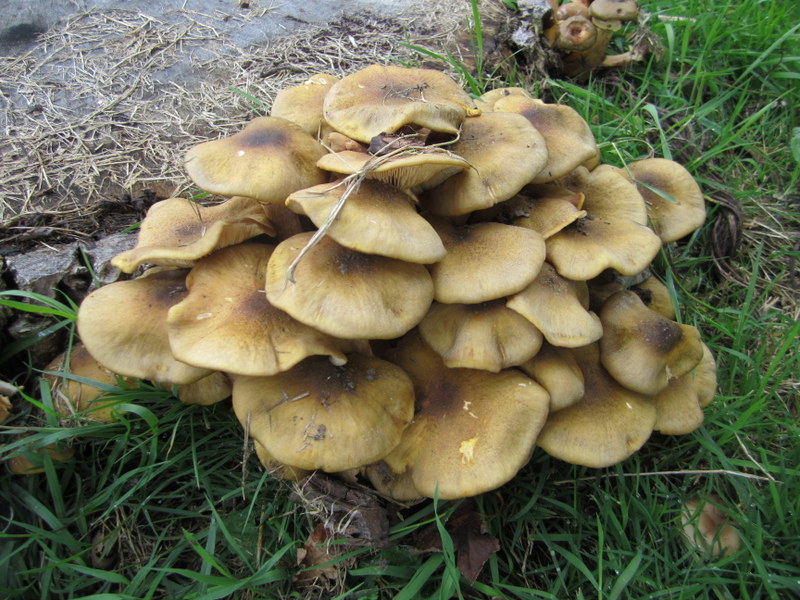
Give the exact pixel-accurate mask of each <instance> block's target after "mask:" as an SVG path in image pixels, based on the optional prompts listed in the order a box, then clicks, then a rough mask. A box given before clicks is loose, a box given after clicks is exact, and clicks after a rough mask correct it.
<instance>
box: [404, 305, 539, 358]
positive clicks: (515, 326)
mask: <svg viewBox="0 0 800 600" xmlns="http://www.w3.org/2000/svg"><path fill="white" fill-rule="evenodd" d="M419 332H420V335H421V336H422V339H424V340H425V341H426V342H427V343H428V345H429V346H430V347H431V348H432V349H433V350H434V351H435V352H436V353H437V354H438V355H439V356H441V357H442V360H443V361H444V364H445V365H446V366H447V367H450V368H466V369H483V370H486V371H492V372H493V373H497V372H498V371H500V370H501V369H506V368H508V367H513V366H515V365H519V364H522V363H524V362H525V361H526V360H529V359H530V358H531V357H532V356H533V355H534V354H536V353H537V352H538V351H539V348H540V347H541V346H542V334H541V333H540V332H539V330H538V329H536V327H534V326H533V325H532V324H531V323H530V322H529V321H528V320H527V319H525V318H524V317H522V316H521V315H519V314H517V313H515V312H514V311H513V310H509V309H508V308H506V307H505V305H504V302H503V300H495V301H491V302H484V303H481V304H439V303H437V302H434V303H433V305H432V306H431V309H430V310H429V311H428V314H427V315H426V316H425V318H424V319H422V321H421V322H420V324H419Z"/></svg>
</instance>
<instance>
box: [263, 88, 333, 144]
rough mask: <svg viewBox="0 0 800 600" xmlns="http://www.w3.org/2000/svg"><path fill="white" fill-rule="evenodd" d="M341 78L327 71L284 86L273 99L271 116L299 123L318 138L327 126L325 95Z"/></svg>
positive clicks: (304, 129)
mask: <svg viewBox="0 0 800 600" xmlns="http://www.w3.org/2000/svg"><path fill="white" fill-rule="evenodd" d="M337 81H339V78H338V77H336V76H334V75H328V74H326V73H317V74H315V75H312V76H311V77H309V78H308V79H307V80H305V81H304V82H303V83H301V84H298V85H293V86H291V87H288V88H283V89H282V90H281V91H279V92H278V93H277V94H276V96H275V100H273V101H272V108H271V109H270V112H269V114H270V116H272V117H280V118H282V119H286V120H287V121H291V122H292V123H294V124H296V125H298V126H299V127H300V128H301V129H302V130H303V131H305V132H306V133H307V134H309V135H310V136H313V137H314V138H318V137H319V135H320V133H322V129H323V127H324V126H325V120H324V118H323V115H322V104H323V102H324V101H325V95H326V94H327V93H328V90H330V89H331V87H332V86H333V84H334V83H336V82H337Z"/></svg>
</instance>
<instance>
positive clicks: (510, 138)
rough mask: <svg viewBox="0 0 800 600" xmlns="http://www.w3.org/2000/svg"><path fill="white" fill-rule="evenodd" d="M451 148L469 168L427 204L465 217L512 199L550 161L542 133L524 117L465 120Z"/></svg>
mask: <svg viewBox="0 0 800 600" xmlns="http://www.w3.org/2000/svg"><path fill="white" fill-rule="evenodd" d="M516 97H517V96H509V98H516ZM449 149H450V150H451V151H453V152H455V153H456V154H458V155H459V156H461V157H463V158H464V159H466V160H467V161H468V162H469V164H470V165H471V168H469V169H465V170H463V171H461V172H459V173H456V174H455V175H453V176H452V177H450V178H449V179H447V180H445V181H444V182H443V183H441V184H440V185H439V186H437V187H436V188H434V189H432V190H431V191H430V192H428V196H427V198H426V199H425V200H424V202H423V205H424V206H425V207H426V208H427V209H428V210H430V211H431V212H433V213H434V214H437V215H445V216H456V215H464V214H467V213H469V212H472V211H474V210H480V209H482V208H488V207H490V206H494V205H495V204H497V203H498V202H502V201H503V200H508V199H509V198H511V197H513V196H514V195H515V194H516V193H518V192H519V191H520V190H521V189H522V187H523V186H524V185H525V184H526V183H529V182H530V181H531V180H532V179H533V178H534V177H535V176H536V174H537V173H539V171H541V170H542V168H543V167H544V165H545V164H546V162H547V149H546V146H545V140H544V138H543V137H542V135H541V134H540V133H539V131H537V129H536V128H535V127H534V126H533V125H531V124H530V122H528V120H527V119H526V118H525V117H522V116H521V115H516V114H514V113H510V112H491V113H485V114H482V115H481V116H479V117H475V118H473V119H467V120H466V121H464V125H463V126H462V127H461V135H460V136H459V138H458V139H457V140H456V141H455V142H454V143H453V144H452V145H451V146H450V147H449Z"/></svg>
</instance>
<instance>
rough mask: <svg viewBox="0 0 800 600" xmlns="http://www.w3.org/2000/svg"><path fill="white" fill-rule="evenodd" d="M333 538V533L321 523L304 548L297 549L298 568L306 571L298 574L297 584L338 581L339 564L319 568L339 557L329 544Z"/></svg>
mask: <svg viewBox="0 0 800 600" xmlns="http://www.w3.org/2000/svg"><path fill="white" fill-rule="evenodd" d="M331 537H332V532H331V531H329V530H328V528H327V527H325V525H324V524H322V523H320V524H319V525H317V526H316V527H315V528H314V531H312V532H311V535H309V536H308V539H307V540H306V543H305V544H303V547H302V548H298V549H297V566H298V567H303V568H304V570H303V571H301V572H300V573H298V574H297V576H296V577H295V581H296V582H299V583H301V584H310V583H312V582H319V581H320V580H321V581H322V582H324V581H336V579H337V577H338V576H339V573H338V569H339V566H338V564H332V565H326V566H323V567H319V565H324V564H325V563H327V562H330V561H332V560H335V559H336V557H337V553H336V552H335V551H334V550H332V547H331V546H330V544H329V543H328V542H329V541H330V539H331ZM309 567H310V568H309Z"/></svg>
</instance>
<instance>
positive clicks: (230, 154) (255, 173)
mask: <svg viewBox="0 0 800 600" xmlns="http://www.w3.org/2000/svg"><path fill="white" fill-rule="evenodd" d="M324 154H325V148H323V147H322V145H321V144H320V143H319V142H317V140H315V139H314V138H313V137H311V136H310V135H309V134H308V133H306V132H305V131H303V130H302V129H301V128H300V127H299V126H298V125H295V124H294V123H291V122H290V121H287V120H286V119H281V118H280V117H257V118H255V119H253V120H252V121H250V122H249V123H248V124H247V125H246V126H245V127H244V129H242V130H241V131H240V132H239V133H235V134H233V135H231V136H229V137H226V138H222V139H219V140H212V141H210V142H203V143H202V144H198V145H197V146H193V147H192V148H190V149H189V151H188V152H187V153H186V161H185V167H186V171H187V172H188V173H189V176H190V177H191V178H192V180H193V181H194V182H195V183H196V184H197V185H198V186H199V187H200V188H201V189H203V190H206V191H207V192H212V193H214V194H221V195H224V196H245V197H247V198H255V199H256V200H258V201H260V202H265V203H277V204H283V202H284V200H286V197H287V196H288V195H289V194H291V193H292V192H294V191H296V190H300V189H303V188H306V187H310V186H312V185H317V184H320V183H323V182H325V181H326V179H327V174H326V173H325V171H323V170H322V169H319V168H317V165H316V163H317V161H318V160H319V159H320V158H322V156H323V155H324Z"/></svg>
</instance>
